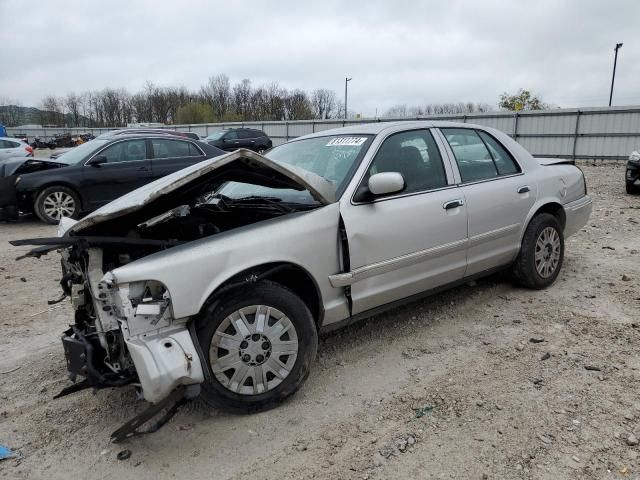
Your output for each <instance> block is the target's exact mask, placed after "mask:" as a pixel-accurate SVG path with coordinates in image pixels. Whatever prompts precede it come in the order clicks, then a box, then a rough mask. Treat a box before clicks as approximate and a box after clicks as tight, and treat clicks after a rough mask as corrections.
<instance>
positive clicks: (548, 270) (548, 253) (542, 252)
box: [534, 227, 561, 278]
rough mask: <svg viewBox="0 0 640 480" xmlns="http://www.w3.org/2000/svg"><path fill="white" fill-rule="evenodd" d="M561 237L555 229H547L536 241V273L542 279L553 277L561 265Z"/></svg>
mask: <svg viewBox="0 0 640 480" xmlns="http://www.w3.org/2000/svg"><path fill="white" fill-rule="evenodd" d="M560 249H561V243H560V235H559V234H558V232H557V231H556V229H555V228H553V227H546V228H545V229H544V230H542V232H540V235H538V239H537V240H536V250H535V257H534V259H535V264H536V271H537V272H538V274H539V275H540V276H541V277H542V278H549V277H551V275H553V274H554V273H555V271H556V269H557V268H558V264H559V263H560Z"/></svg>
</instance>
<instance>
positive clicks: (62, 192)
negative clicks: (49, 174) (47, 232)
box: [33, 185, 80, 225]
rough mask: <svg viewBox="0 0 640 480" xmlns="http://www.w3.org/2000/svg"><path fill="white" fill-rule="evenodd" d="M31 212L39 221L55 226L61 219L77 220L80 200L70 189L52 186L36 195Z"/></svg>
mask: <svg viewBox="0 0 640 480" xmlns="http://www.w3.org/2000/svg"><path fill="white" fill-rule="evenodd" d="M33 210H34V212H35V213H36V215H37V216H38V218H40V220H42V221H43V222H45V223H49V224H51V225H55V224H57V223H59V222H60V219H61V218H62V217H70V218H78V215H79V214H80V198H79V197H78V195H77V194H76V192H74V191H73V190H71V189H70V188H68V187H64V186H62V185H54V186H52V187H47V188H45V189H44V190H42V191H41V192H40V193H39V194H38V196H37V197H36V201H35V203H34V208H33Z"/></svg>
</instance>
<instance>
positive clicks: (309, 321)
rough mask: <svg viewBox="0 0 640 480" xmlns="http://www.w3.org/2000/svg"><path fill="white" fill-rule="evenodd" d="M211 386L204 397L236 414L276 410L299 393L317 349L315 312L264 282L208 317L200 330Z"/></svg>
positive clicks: (241, 292)
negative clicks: (312, 313) (294, 394)
mask: <svg viewBox="0 0 640 480" xmlns="http://www.w3.org/2000/svg"><path fill="white" fill-rule="evenodd" d="M198 338H199V341H200V345H201V347H202V350H203V352H204V355H205V357H206V360H207V362H206V363H207V367H208V369H209V376H210V377H211V378H210V379H209V380H205V382H204V384H203V388H202V393H201V396H202V398H203V399H204V401H205V402H207V403H208V404H210V405H212V406H215V407H220V408H224V409H226V410H231V411H236V412H245V413H247V412H256V411H261V410H267V409H269V408H273V407H275V406H277V405H278V404H279V403H281V402H282V401H283V400H285V399H286V398H287V397H289V396H290V395H292V394H293V393H295V392H296V391H297V390H298V388H300V386H301V385H302V384H303V382H304V381H305V379H306V378H307V376H308V374H309V370H310V368H311V363H312V362H313V360H314V358H315V355H316V350H317V348H318V335H317V332H316V327H315V323H314V321H313V317H312V315H311V312H310V311H309V309H308V308H307V306H306V305H305V304H304V302H303V301H302V300H301V299H300V298H299V297H298V296H296V295H295V294H294V293H293V292H291V291H290V290H288V289H287V288H285V287H283V286H281V285H279V284H277V283H274V282H267V281H263V282H260V283H258V284H255V285H254V286H252V287H247V288H240V289H237V290H235V291H232V292H231V293H230V294H229V298H228V299H225V300H223V301H222V302H221V303H220V304H219V305H217V306H215V307H214V308H213V309H209V310H207V311H205V313H204V315H203V318H202V319H201V322H200V327H199V330H198Z"/></svg>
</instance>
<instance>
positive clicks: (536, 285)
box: [512, 213, 564, 290]
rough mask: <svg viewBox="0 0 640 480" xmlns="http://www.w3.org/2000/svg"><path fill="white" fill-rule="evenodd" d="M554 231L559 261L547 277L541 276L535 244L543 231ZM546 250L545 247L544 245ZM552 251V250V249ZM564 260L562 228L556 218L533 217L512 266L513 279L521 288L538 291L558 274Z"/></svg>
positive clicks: (539, 215)
mask: <svg viewBox="0 0 640 480" xmlns="http://www.w3.org/2000/svg"><path fill="white" fill-rule="evenodd" d="M547 228H551V229H553V230H555V232H556V233H557V235H558V237H559V244H560V246H559V259H558V260H557V264H556V265H555V268H554V269H553V270H552V271H551V273H550V274H549V275H548V276H543V275H542V274H541V273H540V272H539V271H538V268H536V258H535V255H536V248H537V246H536V244H537V242H538V239H539V238H540V236H541V234H542V233H543V232H544V231H545V229H547ZM545 248H546V245H545ZM552 249H553V248H552ZM563 260H564V235H563V233H562V226H561V225H560V222H559V221H558V219H557V218H556V217H554V216H553V215H551V214H549V213H541V214H538V215H536V216H535V217H533V219H532V220H531V222H530V223H529V225H528V226H527V230H526V231H525V233H524V236H523V238H522V244H521V246H520V253H519V254H518V258H517V259H516V261H515V263H514V265H513V270H512V274H513V278H514V280H515V282H516V283H518V284H519V285H520V286H522V287H526V288H531V289H535V290H540V289H543V288H546V287H548V286H549V285H551V284H552V283H553V282H555V280H556V278H558V275H559V274H560V270H561V269H562V262H563Z"/></svg>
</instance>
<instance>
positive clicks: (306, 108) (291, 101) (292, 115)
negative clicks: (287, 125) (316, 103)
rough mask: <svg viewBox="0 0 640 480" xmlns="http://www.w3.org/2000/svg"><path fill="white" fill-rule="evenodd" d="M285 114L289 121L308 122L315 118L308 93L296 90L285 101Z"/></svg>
mask: <svg viewBox="0 0 640 480" xmlns="http://www.w3.org/2000/svg"><path fill="white" fill-rule="evenodd" d="M284 104H285V112H286V118H287V120H306V119H309V118H311V117H313V107H312V106H311V100H309V96H308V95H307V92H305V91H303V90H294V91H293V92H291V94H289V95H288V96H287V97H286V98H285V100H284Z"/></svg>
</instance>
